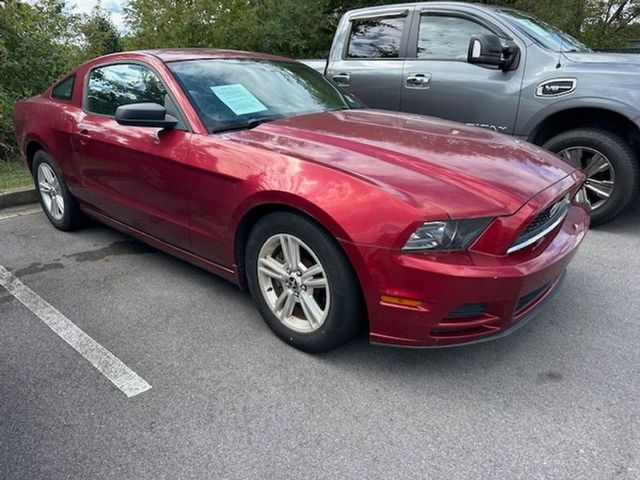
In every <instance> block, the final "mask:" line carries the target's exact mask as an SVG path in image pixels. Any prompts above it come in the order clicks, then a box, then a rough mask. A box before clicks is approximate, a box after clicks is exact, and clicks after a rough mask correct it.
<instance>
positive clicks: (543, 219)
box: [507, 195, 570, 253]
mask: <svg viewBox="0 0 640 480" xmlns="http://www.w3.org/2000/svg"><path fill="white" fill-rule="evenodd" d="M569 204H570V200H569V195H565V196H564V197H562V198H561V199H560V200H558V201H557V202H555V203H554V204H553V205H551V206H550V207H549V208H547V209H546V210H544V211H543V212H542V213H540V214H539V215H538V216H537V217H536V218H534V219H533V221H532V222H531V223H530V224H529V225H527V228H525V229H524V232H522V233H521V234H520V235H519V236H518V238H516V241H515V242H513V245H511V247H510V248H509V249H508V250H507V253H513V252H517V251H518V250H522V249H523V248H525V247H527V246H529V245H531V244H532V243H535V242H537V241H538V240H539V239H541V238H542V237H544V236H545V235H546V234H547V233H549V232H550V231H551V230H553V229H554V228H555V227H556V226H557V225H558V224H559V223H560V222H562V220H563V219H564V217H565V215H566V214H567V211H569Z"/></svg>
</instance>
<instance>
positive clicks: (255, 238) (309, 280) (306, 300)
mask: <svg viewBox="0 0 640 480" xmlns="http://www.w3.org/2000/svg"><path fill="white" fill-rule="evenodd" d="M245 266H246V271H247V283H248V286H249V291H250V292H251V296H252V297H253V300H254V301H255V302H256V305H257V306H258V310H259V311H260V313H261V314H262V317H263V318H264V320H265V322H266V323H267V325H268V326H269V327H270V328H271V330H273V332H274V333H275V334H276V335H278V336H279V337H280V338H281V339H282V340H284V341H285V342H287V343H289V344H291V345H293V346H294V347H296V348H298V349H300V350H303V351H305V352H310V353H316V352H325V351H327V350H331V349H334V348H336V347H338V346H339V345H341V344H343V343H344V342H346V341H347V340H349V339H350V338H351V337H352V336H353V335H354V334H355V333H356V331H357V329H358V327H359V325H361V321H362V319H363V316H364V309H363V305H362V299H361V294H360V288H359V286H358V280H357V278H356V276H355V273H354V271H353V268H352V267H351V264H350V263H349V260H348V259H347V257H346V255H345V254H344V252H343V251H342V249H341V248H340V246H339V245H338V243H337V242H336V240H335V238H333V237H332V236H331V235H330V234H329V233H327V232H326V231H325V230H323V229H322V228H320V227H319V226H318V225H316V224H315V223H314V222H312V221H311V220H309V219H307V218H305V217H303V216H301V215H296V214H294V213H288V212H278V213H272V214H269V215H267V216H265V217H264V218H262V219H261V220H260V221H259V222H258V223H257V224H256V226H255V227H254V228H253V230H252V231H251V234H250V236H249V241H248V243H247V248H246V252H245Z"/></svg>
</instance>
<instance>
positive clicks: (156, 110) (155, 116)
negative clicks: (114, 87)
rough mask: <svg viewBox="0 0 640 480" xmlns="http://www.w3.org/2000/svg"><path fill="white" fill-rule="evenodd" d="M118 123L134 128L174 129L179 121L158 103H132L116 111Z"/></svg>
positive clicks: (121, 106)
mask: <svg viewBox="0 0 640 480" xmlns="http://www.w3.org/2000/svg"><path fill="white" fill-rule="evenodd" d="M116 122H118V123H119V124H120V125H128V126H133V127H159V128H174V127H175V126H176V125H178V119H177V118H175V117H173V116H171V115H168V114H167V110H166V109H165V108H164V107H163V106H162V105H158V104H157V103H131V104H129V105H120V106H119V107H118V108H117V109H116Z"/></svg>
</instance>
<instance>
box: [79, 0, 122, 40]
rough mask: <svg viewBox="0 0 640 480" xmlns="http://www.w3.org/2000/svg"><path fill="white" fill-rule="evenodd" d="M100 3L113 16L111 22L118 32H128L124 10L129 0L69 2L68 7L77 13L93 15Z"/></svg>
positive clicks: (80, 0) (82, 0)
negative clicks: (123, 14)
mask: <svg viewBox="0 0 640 480" xmlns="http://www.w3.org/2000/svg"><path fill="white" fill-rule="evenodd" d="M98 2H100V3H101V4H102V8H103V9H105V10H106V11H107V12H109V13H110V14H111V21H112V22H113V24H114V25H115V26H116V28H117V29H118V30H120V31H121V32H124V31H125V30H126V27H125V24H124V18H123V16H122V13H123V12H122V9H123V7H124V5H125V4H126V3H127V0H102V1H100V0H69V1H68V3H67V4H68V5H69V6H70V7H72V8H73V11H74V12H75V13H91V10H92V9H93V7H94V6H95V5H96V4H97V3H98Z"/></svg>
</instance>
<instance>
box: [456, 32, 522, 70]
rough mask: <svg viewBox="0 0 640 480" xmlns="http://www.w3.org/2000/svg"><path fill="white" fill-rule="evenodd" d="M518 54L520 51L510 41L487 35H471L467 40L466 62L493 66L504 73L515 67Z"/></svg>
mask: <svg viewBox="0 0 640 480" xmlns="http://www.w3.org/2000/svg"><path fill="white" fill-rule="evenodd" d="M519 53H520V49H519V48H518V46H517V45H516V44H515V43H514V42H513V41H512V40H507V39H501V38H500V37H498V36H497V35H493V34H489V33H485V34H482V35H472V36H471V39H470V40H469V50H468V52H467V62H469V63H471V64H474V65H488V66H495V67H498V68H499V69H500V70H505V71H506V70H513V69H514V68H516V67H517V61H518V58H519Z"/></svg>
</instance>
